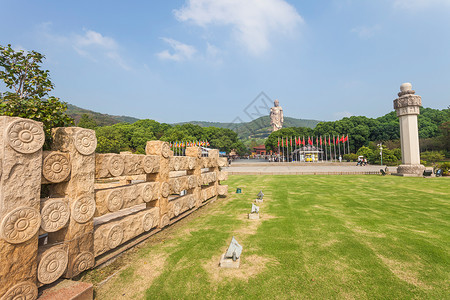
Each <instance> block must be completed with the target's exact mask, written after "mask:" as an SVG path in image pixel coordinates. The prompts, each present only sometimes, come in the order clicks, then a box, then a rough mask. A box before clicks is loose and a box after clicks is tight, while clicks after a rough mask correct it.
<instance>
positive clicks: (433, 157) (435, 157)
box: [420, 151, 445, 162]
mask: <svg viewBox="0 0 450 300" xmlns="http://www.w3.org/2000/svg"><path fill="white" fill-rule="evenodd" d="M420 158H421V159H423V160H426V161H428V162H437V161H442V160H444V158H445V156H444V153H443V152H438V151H425V152H422V153H420Z"/></svg>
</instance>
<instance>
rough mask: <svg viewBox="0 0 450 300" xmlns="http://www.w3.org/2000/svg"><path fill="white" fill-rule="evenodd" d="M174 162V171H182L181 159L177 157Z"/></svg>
mask: <svg viewBox="0 0 450 300" xmlns="http://www.w3.org/2000/svg"><path fill="white" fill-rule="evenodd" d="M173 159H174V161H173V170H174V171H178V170H180V167H181V160H180V159H181V157H178V156H175V157H173Z"/></svg>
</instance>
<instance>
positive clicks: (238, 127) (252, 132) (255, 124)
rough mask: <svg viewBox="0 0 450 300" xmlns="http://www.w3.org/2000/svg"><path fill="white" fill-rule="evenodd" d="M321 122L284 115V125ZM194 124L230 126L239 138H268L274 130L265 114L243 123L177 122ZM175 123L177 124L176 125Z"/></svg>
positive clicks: (309, 124)
mask: <svg viewBox="0 0 450 300" xmlns="http://www.w3.org/2000/svg"><path fill="white" fill-rule="evenodd" d="M319 122H321V121H318V120H305V119H296V118H291V117H284V123H283V127H284V128H286V127H309V128H314V127H316V125H317V124H318V123H319ZM186 123H190V124H194V125H199V126H201V127H210V126H213V127H219V128H229V129H232V130H234V131H236V132H237V134H238V136H239V138H244V139H246V138H266V137H268V136H269V135H270V133H271V132H272V128H271V126H270V117H269V116H264V117H259V118H258V119H255V120H253V121H250V122H243V123H221V122H206V121H191V122H182V123H176V124H186ZM176 124H175V125H176Z"/></svg>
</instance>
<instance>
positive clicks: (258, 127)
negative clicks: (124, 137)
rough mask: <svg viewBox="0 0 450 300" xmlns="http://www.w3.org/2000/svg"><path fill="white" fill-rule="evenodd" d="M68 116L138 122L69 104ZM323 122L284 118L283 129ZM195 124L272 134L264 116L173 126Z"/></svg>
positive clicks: (263, 135) (104, 122) (250, 133)
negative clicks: (233, 120)
mask: <svg viewBox="0 0 450 300" xmlns="http://www.w3.org/2000/svg"><path fill="white" fill-rule="evenodd" d="M67 114H68V115H69V116H71V117H72V118H73V119H74V120H75V124H77V123H78V122H79V120H80V118H81V116H82V115H83V114H87V115H89V116H90V117H91V118H93V119H94V120H95V122H96V123H97V125H98V126H109V125H113V124H116V123H123V122H125V123H130V124H132V123H134V122H136V121H138V120H139V119H138V118H134V117H128V116H114V115H108V114H102V113H99V112H95V111H92V110H89V109H84V108H81V107H78V106H75V105H72V104H67ZM319 122H321V121H317V120H305V119H296V118H290V117H284V123H283V127H284V128H286V127H309V128H314V127H316V125H317V124H318V123H319ZM186 123H190V124H194V125H199V126H201V127H219V128H229V129H232V130H234V131H235V132H236V133H237V134H238V137H239V138H241V139H247V138H266V137H268V136H269V135H270V133H271V132H272V128H271V126H270V117H269V116H264V117H260V118H258V119H255V120H253V121H250V122H243V123H223V122H207V121H191V122H181V123H175V124H173V125H178V124H179V125H181V124H186Z"/></svg>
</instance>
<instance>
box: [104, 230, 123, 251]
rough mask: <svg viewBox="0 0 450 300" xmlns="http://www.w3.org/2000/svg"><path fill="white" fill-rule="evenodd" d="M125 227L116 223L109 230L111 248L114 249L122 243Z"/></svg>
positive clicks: (108, 242) (108, 241) (108, 240)
mask: <svg viewBox="0 0 450 300" xmlns="http://www.w3.org/2000/svg"><path fill="white" fill-rule="evenodd" d="M122 239H123V228H122V226H121V225H120V224H116V225H114V226H113V227H111V229H110V230H109V233H108V239H107V244H108V247H109V249H114V248H116V247H117V246H119V245H120V244H121V243H122Z"/></svg>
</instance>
